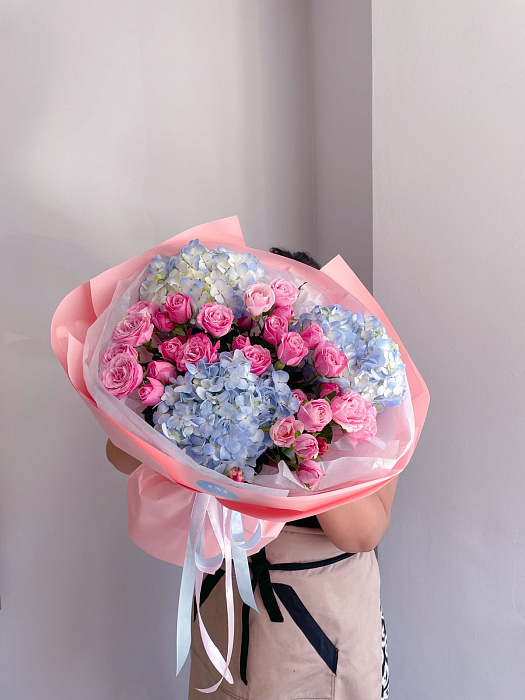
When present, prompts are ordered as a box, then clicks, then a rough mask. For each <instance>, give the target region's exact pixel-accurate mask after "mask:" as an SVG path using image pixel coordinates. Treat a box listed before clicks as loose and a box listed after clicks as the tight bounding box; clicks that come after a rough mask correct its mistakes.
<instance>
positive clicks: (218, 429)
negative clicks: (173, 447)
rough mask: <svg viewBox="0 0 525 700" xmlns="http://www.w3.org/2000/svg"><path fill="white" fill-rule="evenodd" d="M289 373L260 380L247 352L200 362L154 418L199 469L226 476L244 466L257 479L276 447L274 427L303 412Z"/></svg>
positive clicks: (171, 388) (175, 384)
mask: <svg viewBox="0 0 525 700" xmlns="http://www.w3.org/2000/svg"><path fill="white" fill-rule="evenodd" d="M287 382H288V374H287V373H286V372H283V371H276V370H275V369H274V368H273V366H272V365H270V367H269V368H268V370H267V371H266V372H265V373H264V374H263V375H261V376H260V377H259V376H257V375H255V374H253V372H251V371H250V361H249V360H247V359H246V358H245V357H244V355H243V353H242V350H235V352H224V353H221V354H220V356H219V362H216V363H209V362H206V361H205V360H199V362H197V364H195V365H192V364H189V363H188V364H187V372H186V373H185V374H184V375H179V376H178V377H177V378H176V379H174V380H172V382H171V383H170V384H168V385H167V386H166V389H165V392H164V394H163V396H162V401H161V403H160V404H159V405H158V406H157V409H156V410H155V412H154V414H153V422H154V424H155V426H156V428H157V429H158V430H161V431H162V432H163V433H164V435H165V436H166V437H167V438H169V439H170V440H173V441H174V442H175V443H177V445H178V446H179V447H180V448H181V449H183V450H184V451H185V452H186V453H187V454H188V455H189V456H190V457H191V458H192V459H194V460H195V461H196V462H197V463H198V464H201V465H203V466H205V467H209V468H210V469H214V470H216V471H219V472H221V473H224V472H225V471H227V470H228V469H230V468H231V467H236V466H240V467H241V468H242V469H243V471H244V473H245V478H246V480H247V481H248V480H251V479H252V478H253V475H254V467H255V462H256V459H257V457H259V455H261V454H262V453H263V452H264V451H265V450H266V449H267V448H269V447H272V446H273V441H272V440H271V438H270V436H269V434H268V431H267V430H266V431H265V430H263V428H268V427H269V426H270V425H271V424H272V423H273V421H274V420H276V419H277V418H281V417H284V416H288V415H290V414H292V413H294V412H295V411H297V409H298V408H299V402H298V400H297V399H296V398H295V397H294V396H292V393H291V389H290V387H289V386H288V383H287Z"/></svg>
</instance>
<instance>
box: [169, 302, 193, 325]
mask: <svg viewBox="0 0 525 700" xmlns="http://www.w3.org/2000/svg"><path fill="white" fill-rule="evenodd" d="M164 311H165V312H166V313H167V314H168V316H169V317H170V318H171V320H172V321H174V322H175V323H178V324H180V325H183V324H184V323H187V322H188V321H189V320H190V318H191V316H192V313H193V309H192V308H191V299H190V298H189V296H187V295H186V294H168V296H167V297H166V301H165V302H164Z"/></svg>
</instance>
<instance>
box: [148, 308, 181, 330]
mask: <svg viewBox="0 0 525 700" xmlns="http://www.w3.org/2000/svg"><path fill="white" fill-rule="evenodd" d="M151 320H152V321H153V324H154V325H155V327H156V328H158V329H159V331H162V332H163V333H169V332H170V331H172V330H173V329H174V328H175V321H172V320H171V318H170V317H169V316H168V314H167V313H166V312H165V311H157V313H155V314H153V315H152V317H151Z"/></svg>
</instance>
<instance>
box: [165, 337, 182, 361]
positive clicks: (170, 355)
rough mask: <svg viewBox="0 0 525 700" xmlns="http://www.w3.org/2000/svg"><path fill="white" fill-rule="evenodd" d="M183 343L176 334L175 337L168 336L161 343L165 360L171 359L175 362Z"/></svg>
mask: <svg viewBox="0 0 525 700" xmlns="http://www.w3.org/2000/svg"><path fill="white" fill-rule="evenodd" d="M181 345H182V340H181V339H180V338H178V337H177V336H175V337H174V338H168V340H165V341H164V342H163V343H161V344H160V345H159V352H160V354H161V355H162V357H163V358H164V359H165V360H171V361H172V362H174V361H175V360H176V359H177V353H178V352H179V348H180V347H181Z"/></svg>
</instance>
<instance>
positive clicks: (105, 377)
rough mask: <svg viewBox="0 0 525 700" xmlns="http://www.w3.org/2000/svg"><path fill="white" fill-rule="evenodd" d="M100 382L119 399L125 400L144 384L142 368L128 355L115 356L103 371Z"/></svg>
mask: <svg viewBox="0 0 525 700" xmlns="http://www.w3.org/2000/svg"><path fill="white" fill-rule="evenodd" d="M100 380H101V382H102V384H103V385H104V387H105V388H106V389H107V390H108V391H109V392H110V393H111V394H113V396H115V397H116V398H117V399H125V398H126V396H129V395H130V394H131V392H132V391H134V390H135V389H136V388H137V387H138V386H140V384H142V367H141V365H139V363H138V362H137V361H136V360H134V359H133V357H131V356H130V355H128V354H126V353H121V354H119V355H115V357H114V358H113V359H112V360H110V362H109V364H108V365H107V366H106V367H104V368H103V369H102V372H101V373H100Z"/></svg>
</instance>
